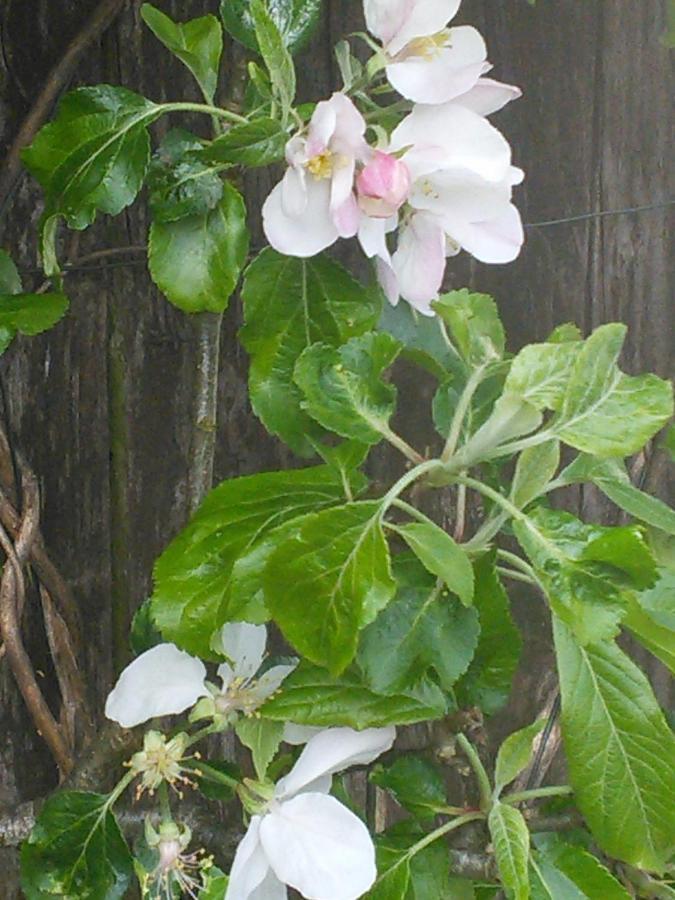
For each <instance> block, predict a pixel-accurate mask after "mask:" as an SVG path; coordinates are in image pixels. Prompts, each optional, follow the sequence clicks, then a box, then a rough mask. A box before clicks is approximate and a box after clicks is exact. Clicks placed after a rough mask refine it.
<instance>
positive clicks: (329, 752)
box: [275, 727, 396, 799]
mask: <svg viewBox="0 0 675 900" xmlns="http://www.w3.org/2000/svg"><path fill="white" fill-rule="evenodd" d="M395 737H396V729H395V728H394V727H388V728H368V729H366V730H365V731H354V730H353V729H352V728H329V729H327V730H326V731H322V732H321V733H320V734H317V735H316V737H313V738H312V739H311V740H310V741H309V743H308V744H307V746H306V747H305V749H304V750H303V751H302V753H301V754H300V757H299V759H298V761H297V762H296V764H295V765H294V766H293V768H292V769H291V771H290V772H289V773H288V775H286V777H285V778H282V779H281V781H279V782H278V784H277V788H276V792H275V795H276V797H277V798H278V799H283V798H284V797H290V796H292V795H293V794H296V793H297V792H298V791H300V790H302V788H303V787H305V786H306V785H308V784H310V782H312V781H315V780H316V779H317V778H320V777H321V776H323V775H332V774H334V773H335V772H341V771H342V770H343V769H347V768H349V767H350V766H358V765H366V764H367V763H370V762H372V761H373V760H374V759H377V757H378V756H380V754H382V753H384V752H385V751H386V750H388V749H389V748H390V747H391V745H392V744H393V743H394V739H395Z"/></svg>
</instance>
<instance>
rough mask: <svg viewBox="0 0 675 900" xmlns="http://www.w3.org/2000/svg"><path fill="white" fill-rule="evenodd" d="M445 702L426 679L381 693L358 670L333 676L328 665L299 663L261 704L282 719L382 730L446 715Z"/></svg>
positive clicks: (273, 716) (272, 716)
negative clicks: (277, 690) (280, 688)
mask: <svg viewBox="0 0 675 900" xmlns="http://www.w3.org/2000/svg"><path fill="white" fill-rule="evenodd" d="M447 710H448V704H447V701H446V699H445V697H444V695H443V692H442V691H441V690H440V688H439V687H438V686H437V685H435V684H434V683H433V682H431V681H428V680H422V681H421V682H420V683H419V684H418V685H417V686H416V687H415V688H414V689H411V690H409V691H404V692H401V693H399V694H390V695H384V694H377V693H376V692H375V691H373V690H371V689H370V687H368V686H367V685H366V684H364V682H363V679H362V678H361V676H360V675H359V673H358V672H357V671H356V670H355V669H349V670H348V671H347V672H344V673H343V674H342V675H341V676H340V677H339V678H333V677H332V676H331V675H330V674H329V673H328V672H327V671H326V670H325V669H321V668H318V667H316V666H312V665H310V664H308V663H304V662H303V663H300V665H299V666H298V668H297V669H296V670H295V671H294V672H292V673H291V674H290V675H289V676H288V678H286V679H285V680H284V689H283V691H282V692H281V693H280V694H278V695H277V696H276V697H273V698H272V699H271V700H268V701H267V703H266V704H265V705H264V706H263V707H261V709H260V714H261V715H262V716H264V717H266V718H268V719H274V720H275V721H280V722H297V723H298V724H299V725H315V726H317V727H322V728H325V727H336V726H340V725H343V726H345V727H348V728H356V729H359V730H361V729H363V728H382V727H384V726H385V725H393V724H395V725H412V724H414V723H416V722H425V721H427V720H430V719H440V718H442V717H443V716H444V715H445V714H446V713H447Z"/></svg>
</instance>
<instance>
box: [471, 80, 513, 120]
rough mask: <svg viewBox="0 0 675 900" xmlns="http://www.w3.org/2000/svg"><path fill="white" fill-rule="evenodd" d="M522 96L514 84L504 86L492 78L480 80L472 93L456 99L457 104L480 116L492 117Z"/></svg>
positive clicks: (472, 89)
mask: <svg viewBox="0 0 675 900" xmlns="http://www.w3.org/2000/svg"><path fill="white" fill-rule="evenodd" d="M522 96H523V92H522V91H521V89H520V88H519V87H516V86H515V85H514V84H502V82H501V81H495V80H494V79H492V78H479V79H478V81H477V82H476V84H475V85H474V86H473V87H472V88H471V90H470V91H467V93H466V94H462V95H461V97H457V98H456V99H455V103H460V104H461V105H462V106H464V107H466V109H470V110H471V111H472V112H475V113H477V114H478V115H479V116H490V115H492V113H496V112H498V110H500V109H503V108H504V107H505V106H506V104H507V103H510V102H511V101H512V100H517V99H518V98H519V97H522Z"/></svg>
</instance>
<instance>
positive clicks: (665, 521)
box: [592, 476, 675, 535]
mask: <svg viewBox="0 0 675 900" xmlns="http://www.w3.org/2000/svg"><path fill="white" fill-rule="evenodd" d="M592 480H593V484H595V485H596V487H598V488H600V490H601V491H602V493H603V494H604V495H605V496H606V497H609V499H610V500H611V501H612V503H616V505H617V506H618V507H619V508H620V509H622V510H624V512H627V513H629V515H631V516H633V517H634V518H636V519H640V520H641V521H642V522H646V523H647V524H648V525H652V526H653V527H654V528H660V529H661V531H665V532H667V533H668V534H672V535H675V510H672V509H671V508H670V507H669V506H667V505H666V504H665V503H664V502H663V501H662V500H659V499H658V498H657V497H651V496H650V495H649V494H645V493H644V492H643V491H641V490H639V489H638V488H636V487H633V485H632V484H630V482H628V481H625V482H624V481H619V480H616V479H612V478H603V477H602V476H598V477H595V478H593V479H592Z"/></svg>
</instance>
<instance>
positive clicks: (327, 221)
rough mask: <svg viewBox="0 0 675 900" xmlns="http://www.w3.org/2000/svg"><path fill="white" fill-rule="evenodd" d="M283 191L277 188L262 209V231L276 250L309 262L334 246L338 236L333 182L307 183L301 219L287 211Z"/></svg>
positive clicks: (310, 181)
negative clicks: (331, 203) (332, 193)
mask: <svg viewBox="0 0 675 900" xmlns="http://www.w3.org/2000/svg"><path fill="white" fill-rule="evenodd" d="M282 190H283V188H282V186H281V185H277V187H276V188H274V190H273V191H272V193H271V194H270V195H269V197H268V198H267V200H266V201H265V204H264V206H263V228H264V230H265V235H266V236H267V240H268V241H269V242H270V244H271V245H272V246H273V247H274V249H275V250H278V251H279V253H284V254H285V255H286V256H299V257H303V258H307V257H310V256H315V255H316V254H317V253H320V252H321V251H322V250H325V249H326V248H327V247H330V246H331V244H334V243H335V241H336V240H337V239H338V237H339V234H338V230H337V228H336V227H335V223H334V222H333V218H332V216H331V212H330V182H329V181H328V180H327V179H322V180H317V179H316V178H308V179H307V205H306V207H305V209H304V211H303V212H302V214H301V215H298V216H290V215H288V214H287V213H286V211H285V210H284V207H283V203H282Z"/></svg>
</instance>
